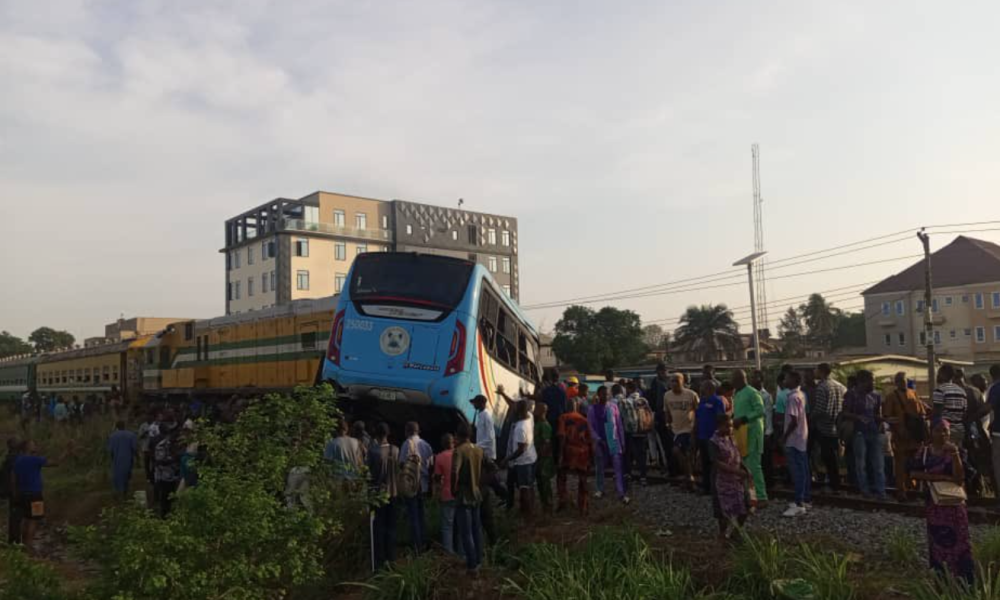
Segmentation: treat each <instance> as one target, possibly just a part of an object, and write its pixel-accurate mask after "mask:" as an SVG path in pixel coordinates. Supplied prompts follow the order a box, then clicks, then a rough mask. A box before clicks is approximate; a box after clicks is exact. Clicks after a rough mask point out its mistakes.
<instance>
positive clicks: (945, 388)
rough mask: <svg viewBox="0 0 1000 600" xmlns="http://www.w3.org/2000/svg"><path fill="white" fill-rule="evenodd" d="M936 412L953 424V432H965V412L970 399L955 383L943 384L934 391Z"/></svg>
mask: <svg viewBox="0 0 1000 600" xmlns="http://www.w3.org/2000/svg"><path fill="white" fill-rule="evenodd" d="M933 397H934V410H936V411H940V413H941V416H942V417H943V418H944V419H945V420H947V421H948V422H949V423H950V424H951V429H952V432H953V433H954V432H955V430H958V431H959V432H964V431H965V411H966V408H967V407H968V403H969V399H968V397H966V395H965V390H963V389H962V388H961V387H959V386H957V385H955V384H954V383H942V384H941V385H939V386H937V388H936V389H935V390H934V396H933Z"/></svg>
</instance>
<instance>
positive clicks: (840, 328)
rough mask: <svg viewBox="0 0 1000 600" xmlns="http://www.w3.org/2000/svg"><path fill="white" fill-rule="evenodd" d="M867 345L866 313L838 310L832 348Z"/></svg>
mask: <svg viewBox="0 0 1000 600" xmlns="http://www.w3.org/2000/svg"><path fill="white" fill-rule="evenodd" d="M864 345H865V315H864V313H860V312H855V313H845V312H840V311H838V312H837V324H836V326H835V327H834V332H833V345H832V348H834V349H836V348H850V347H858V346H864Z"/></svg>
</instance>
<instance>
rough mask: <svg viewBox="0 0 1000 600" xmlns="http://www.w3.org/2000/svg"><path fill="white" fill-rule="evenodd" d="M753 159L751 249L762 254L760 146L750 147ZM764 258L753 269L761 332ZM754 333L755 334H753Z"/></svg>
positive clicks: (764, 300)
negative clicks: (752, 230)
mask: <svg viewBox="0 0 1000 600" xmlns="http://www.w3.org/2000/svg"><path fill="white" fill-rule="evenodd" d="M750 154H751V156H752V158H753V228H754V232H753V249H754V252H764V251H765V250H764V199H763V198H762V197H761V195H760V146H759V145H758V144H753V145H751V146H750ZM765 260H766V259H764V258H762V259H761V260H759V261H757V264H756V265H755V266H754V269H755V270H756V271H757V272H756V273H755V278H756V282H755V283H756V284H757V323H758V327H760V328H761V329H763V330H767V329H769V326H768V318H767V280H766V279H765V277H764V266H765V265H764V263H765ZM754 333H756V332H754Z"/></svg>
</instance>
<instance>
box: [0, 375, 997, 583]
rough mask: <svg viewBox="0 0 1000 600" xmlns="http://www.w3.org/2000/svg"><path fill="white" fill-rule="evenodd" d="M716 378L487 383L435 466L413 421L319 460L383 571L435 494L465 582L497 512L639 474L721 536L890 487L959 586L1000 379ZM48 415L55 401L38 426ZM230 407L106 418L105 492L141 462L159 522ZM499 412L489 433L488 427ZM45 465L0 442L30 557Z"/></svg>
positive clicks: (630, 482) (990, 480) (123, 488)
mask: <svg viewBox="0 0 1000 600" xmlns="http://www.w3.org/2000/svg"><path fill="white" fill-rule="evenodd" d="M726 375H727V378H726V380H725V381H720V380H719V379H717V378H716V373H715V370H714V369H713V368H712V367H711V366H710V365H707V366H705V367H704V368H703V370H702V372H701V373H700V376H699V377H697V378H695V381H694V382H691V381H688V379H687V378H686V377H685V376H684V375H683V374H681V373H670V372H669V370H668V368H667V366H666V365H665V364H660V365H658V366H657V369H656V376H655V377H654V378H653V379H652V380H651V381H649V382H644V381H643V380H641V379H632V380H625V379H618V378H616V376H615V373H613V372H610V371H609V372H608V373H606V374H605V381H604V382H602V383H601V384H599V385H596V386H594V387H595V389H594V390H593V392H592V391H591V389H590V386H588V385H587V384H586V383H584V382H581V381H579V379H577V378H576V377H567V378H565V379H562V378H560V376H559V373H558V372H557V371H556V370H555V369H549V370H547V371H546V372H545V374H544V378H543V381H542V382H541V385H539V386H537V387H536V388H535V389H534V390H533V391H532V392H531V393H528V392H526V391H525V390H518V392H517V393H516V394H514V395H512V394H509V393H508V391H507V390H505V389H504V388H503V386H498V388H497V389H496V390H495V394H491V395H492V396H493V397H494V399H495V400H494V401H491V400H490V399H489V398H487V396H484V395H480V396H476V397H475V398H473V399H472V404H473V406H474V408H475V412H474V415H473V418H472V421H471V422H470V423H464V422H462V423H459V424H458V425H457V426H456V427H455V428H454V430H453V431H451V432H448V433H447V434H446V435H444V436H443V438H441V439H440V440H435V441H436V442H437V447H438V449H439V450H438V451H437V452H435V451H434V449H433V447H432V444H431V443H429V442H428V441H427V440H425V439H424V438H423V437H422V436H421V429H420V426H419V425H418V424H417V423H415V422H411V423H407V424H406V426H405V430H404V436H403V439H402V440H401V443H399V444H398V445H396V444H393V443H392V441H390V438H391V431H392V430H391V428H390V426H389V425H388V424H386V423H377V424H375V425H374V426H373V427H371V428H369V427H367V426H366V424H365V423H364V422H361V421H355V422H353V423H350V424H349V423H348V422H347V421H346V420H342V421H340V422H339V426H338V429H337V431H336V432H333V437H332V439H331V440H330V442H329V443H328V444H327V446H326V448H325V450H324V458H325V459H326V461H328V463H329V464H330V466H331V472H332V473H333V475H334V477H335V478H336V479H338V480H342V481H343V483H344V486H345V489H355V490H360V489H363V488H364V487H365V484H367V489H368V490H369V492H370V493H371V496H370V497H374V498H376V501H375V502H374V503H373V509H372V542H373V557H372V559H373V560H372V562H373V568H376V569H377V568H379V567H381V566H383V565H385V564H386V563H389V562H392V561H393V560H394V559H395V552H396V523H397V511H405V515H406V520H407V522H408V524H409V539H410V542H411V544H412V545H413V548H414V550H415V551H417V552H420V551H423V550H424V549H426V548H427V547H428V545H429V543H430V538H431V537H434V536H432V534H430V533H429V532H428V531H427V522H428V516H427V513H426V504H425V503H426V500H427V499H428V498H432V497H433V498H436V500H437V506H438V507H439V510H440V523H441V530H440V532H436V535H439V536H440V543H441V545H442V547H443V548H444V549H445V551H446V552H449V553H452V554H455V555H458V556H461V557H463V558H464V560H465V561H466V566H467V568H468V569H469V570H470V571H471V572H475V571H477V570H478V569H479V567H480V565H481V563H482V557H483V552H484V540H485V541H486V542H489V543H492V542H494V541H496V539H497V533H496V524H495V519H494V510H495V509H497V508H500V507H503V508H504V509H506V510H510V511H513V510H515V509H516V510H517V511H518V514H519V515H520V518H522V519H523V520H525V521H530V520H532V519H534V518H535V517H536V516H537V515H538V514H542V515H550V514H552V513H553V512H560V511H565V510H569V509H575V510H576V511H577V512H578V513H579V514H580V515H587V514H588V512H589V507H590V502H591V499H601V498H604V497H605V496H606V495H609V496H611V497H613V498H615V499H617V501H618V502H620V503H621V504H622V505H628V504H629V503H630V502H631V496H630V491H631V490H633V488H634V486H646V485H647V484H648V472H649V469H651V468H653V469H659V470H660V471H661V472H663V473H664V474H668V475H670V476H673V477H674V478H675V479H676V480H677V481H678V482H680V484H681V485H682V486H683V487H686V488H687V489H689V490H691V491H692V492H698V493H700V494H703V495H705V496H706V497H710V498H711V502H712V507H713V509H714V514H715V516H716V518H717V520H718V526H719V535H720V537H721V538H728V537H730V536H731V535H732V533H733V531H734V530H735V529H736V528H738V527H739V526H741V525H742V524H743V523H744V522H745V521H746V520H747V519H748V518H749V517H750V516H751V515H753V514H754V513H755V512H758V511H761V510H765V509H767V508H768V505H769V495H768V491H769V490H773V488H774V487H775V485H777V484H779V483H786V484H788V485H789V487H790V490H791V498H792V501H791V502H790V503H789V504H788V506H787V507H783V509H781V510H782V515H783V516H784V517H787V518H790V519H794V518H800V517H802V516H804V515H806V514H808V513H809V511H810V510H811V509H812V496H813V490H814V489H822V492H823V493H824V494H841V493H844V492H848V491H854V492H856V493H857V494H859V495H860V496H863V497H865V498H869V499H871V500H874V501H889V496H888V493H889V489H888V484H887V482H892V483H893V484H894V492H895V499H896V500H898V501H907V500H908V499H909V498H910V497H911V495H912V494H913V493H914V492H917V491H920V492H921V493H922V494H923V497H924V498H925V502H926V506H927V510H926V515H927V517H926V518H927V526H928V527H927V531H928V542H929V550H930V552H929V554H930V561H931V565H932V566H933V567H934V568H936V569H938V570H941V571H948V572H950V573H952V574H953V575H955V576H956V577H961V578H965V579H970V580H971V578H972V574H973V566H972V565H973V563H972V550H971V543H970V540H969V530H968V515H967V512H966V506H965V500H966V497H967V496H968V495H979V496H982V495H984V494H985V492H986V491H987V490H989V489H992V490H993V495H994V497H995V498H997V501H998V502H1000V494H997V490H998V486H997V482H998V480H1000V440H997V438H1000V419H998V418H996V411H997V410H1000V384H998V382H1000V365H994V366H993V367H992V368H991V369H990V377H991V379H992V381H993V385H992V387H988V383H987V381H986V378H985V377H983V376H980V375H976V376H974V377H972V378H971V379H970V380H969V381H968V382H967V381H966V377H965V374H964V373H963V372H962V371H961V369H955V368H954V367H953V366H952V365H949V364H944V365H942V366H941V367H940V368H939V370H938V372H937V380H936V383H935V386H934V387H933V389H932V390H931V391H930V394H929V397H928V398H927V400H926V401H925V400H922V399H921V398H920V397H918V395H917V393H916V390H915V385H914V383H913V382H912V381H911V380H909V379H908V378H907V376H906V374H905V373H899V374H897V375H896V376H895V378H894V381H893V382H892V386H891V388H889V389H886V390H885V393H883V392H882V391H880V390H879V389H878V388H879V386H878V385H877V382H876V380H875V376H874V374H873V373H872V372H870V371H865V370H860V371H857V372H855V373H853V374H852V375H851V376H849V377H846V378H845V382H844V383H841V382H839V381H837V380H836V378H835V377H833V373H832V369H831V367H830V365H828V364H820V365H818V366H817V367H816V368H815V369H805V370H801V371H800V370H796V369H795V368H793V367H792V366H790V365H785V366H782V367H781V369H780V371H779V372H778V373H777V376H776V378H775V381H774V387H773V388H772V391H769V390H768V389H767V386H766V385H765V375H764V373H763V372H762V371H759V370H756V371H752V372H750V373H746V372H745V371H743V370H732V371H730V372H728V373H727V374H726ZM845 384H846V385H845ZM772 392H773V393H772ZM234 402H236V403H235V404H234ZM494 402H503V403H504V405H505V407H506V411H502V410H497V408H498V407H496V406H495V405H494ZM63 404H64V403H62V402H59V401H58V400H57V401H56V403H55V406H54V407H53V410H52V415H51V416H52V418H53V419H55V420H57V421H58V420H59V419H58V418H57V417H56V415H57V414H61V413H62V412H63V411H62V410H59V406H60V405H63ZM115 410H117V409H115ZM239 410H240V406H239V404H238V401H236V400H234V401H230V402H227V403H223V404H222V405H219V406H212V407H209V406H207V405H202V404H201V403H192V404H191V405H190V406H187V407H185V408H184V409H183V410H181V411H178V410H177V409H176V408H163V409H157V410H154V411H151V412H150V413H149V414H147V415H143V417H142V419H141V420H142V422H141V424H140V425H139V427H138V430H137V431H136V432H134V433H133V432H132V431H129V430H128V429H127V427H126V425H125V422H124V421H123V420H119V421H118V422H117V424H116V427H115V431H114V432H113V433H112V434H111V435H110V437H109V439H108V446H107V448H108V453H109V458H110V463H111V470H112V473H111V475H112V476H111V480H112V485H113V487H114V490H115V492H116V493H118V494H120V495H122V496H123V497H124V496H127V495H128V494H129V492H130V488H131V481H130V479H131V476H132V473H133V470H134V468H135V466H136V464H137V463H141V465H142V472H143V473H144V475H145V478H146V480H147V483H148V484H149V487H148V489H149V490H151V493H152V497H151V498H150V502H149V504H150V506H151V507H152V508H155V510H157V511H158V513H159V514H160V515H166V514H168V513H169V512H170V509H171V502H172V499H173V498H174V497H175V495H176V493H177V492H178V490H180V489H182V488H184V487H190V486H195V485H197V469H196V465H197V463H198V461H199V459H200V458H201V454H200V453H199V448H198V445H197V444H196V443H195V442H194V440H193V436H192V433H193V428H194V427H195V423H196V419H197V418H198V417H201V416H206V413H208V412H211V413H212V415H211V417H212V418H216V419H221V420H232V419H233V415H235V414H238V413H239ZM501 414H505V415H506V417H505V419H504V421H503V422H502V423H497V422H495V421H494V419H495V417H496V416H497V415H501ZM994 441H996V443H992V442H994ZM58 462H59V459H56V460H49V459H47V458H46V457H44V456H42V455H40V454H39V452H38V450H37V446H36V445H35V443H34V442H33V441H31V440H24V441H18V440H14V439H11V440H8V453H7V456H6V458H5V460H4V462H3V464H2V465H0V496H2V497H6V498H9V499H10V503H11V507H12V510H10V511H9V514H10V522H9V526H8V531H9V541H11V542H12V543H17V542H21V543H24V544H26V545H27V546H29V547H30V545H31V542H32V538H33V536H34V526H35V524H36V523H37V520H38V519H41V518H42V517H43V516H44V512H45V511H44V500H43V485H42V477H41V472H42V469H43V468H44V467H48V466H52V465H53V464H56V463H58ZM845 472H846V479H845V477H844V475H845ZM609 476H610V478H611V481H609ZM591 479H593V489H591ZM553 480H555V485H554V486H553ZM571 482H572V483H574V484H575V487H576V490H575V491H576V495H575V498H571V494H570V488H571V486H570V483H571ZM287 483H288V485H287V488H286V490H285V497H286V500H287V502H288V505H289V506H290V507H294V506H296V505H301V506H304V507H305V508H307V509H308V508H310V506H309V499H308V472H307V471H306V470H304V469H293V470H292V471H291V472H290V473H289V475H288V482H287ZM612 486H613V488H612ZM848 488H850V490H849V489H848Z"/></svg>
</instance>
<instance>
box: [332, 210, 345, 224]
mask: <svg viewBox="0 0 1000 600" xmlns="http://www.w3.org/2000/svg"><path fill="white" fill-rule="evenodd" d="M333 224H334V225H336V226H337V227H344V226H345V225H346V224H347V217H345V216H344V211H342V210H340V209H334V211H333Z"/></svg>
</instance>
